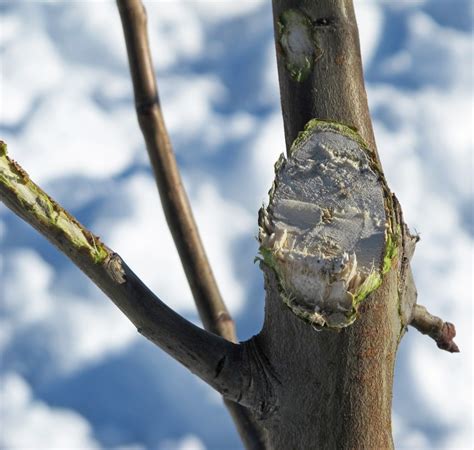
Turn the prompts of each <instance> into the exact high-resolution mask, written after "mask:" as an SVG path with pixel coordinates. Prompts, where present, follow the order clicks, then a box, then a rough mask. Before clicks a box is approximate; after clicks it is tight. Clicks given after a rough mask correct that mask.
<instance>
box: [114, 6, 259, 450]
mask: <svg viewBox="0 0 474 450" xmlns="http://www.w3.org/2000/svg"><path fill="white" fill-rule="evenodd" d="M117 6H118V9H119V12H120V18H121V21H122V27H123V32H124V35H125V43H126V46H127V54H128V60H129V66H130V73H131V76H132V83H133V90H134V94H135V108H136V112H137V118H138V122H139V124H140V128H141V130H142V133H143V137H144V138H145V142H146V147H147V150H148V155H149V157H150V162H151V165H152V168H153V171H154V174H155V180H156V183H157V186H158V191H159V194H160V198H161V203H162V206H163V211H164V213H165V217H166V220H167V222H168V226H169V229H170V231H171V234H172V236H173V239H174V243H175V245H176V248H177V250H178V254H179V257H180V260H181V263H182V265H183V268H184V271H185V273H186V277H187V279H188V283H189V286H190V288H191V292H192V293H193V297H194V301H195V303H196V306H197V309H198V312H199V316H200V317H201V320H202V323H203V325H204V328H205V329H206V330H208V331H211V332H212V333H215V334H217V335H219V336H222V337H224V338H225V339H227V340H229V341H231V342H237V335H236V332H235V325H234V321H233V320H232V318H231V316H230V313H229V311H228V310H227V308H226V306H225V304H224V301H223V300H222V297H221V295H220V293H219V289H218V287H217V284H216V281H215V279H214V276H213V274H212V270H211V267H210V265H209V261H208V259H207V257H206V253H205V251H204V247H203V245H202V242H201V238H200V236H199V232H198V229H197V226H196V223H195V221H194V218H193V214H192V211H191V208H190V206H189V201H188V198H187V196H186V192H185V190H184V188H183V185H182V181H181V176H180V173H179V169H178V167H177V164H176V159H175V157H174V153H173V148H172V145H171V142H170V138H169V136H168V132H167V130H166V126H165V122H164V119H163V115H162V112H161V105H160V100H159V97H158V89H157V86H156V81H155V75H154V72H153V63H152V60H151V55H150V45H149V42H148V36H147V16H146V11H145V8H144V6H143V4H142V2H141V0H117ZM225 403H226V406H227V408H228V409H229V412H230V413H231V415H232V418H233V419H234V422H235V424H236V426H237V430H238V432H239V434H240V436H241V438H242V441H243V443H244V445H245V447H246V448H247V449H255V450H257V449H261V448H263V446H264V443H263V442H264V437H263V431H262V430H261V427H260V426H259V425H258V424H257V423H256V421H255V420H254V418H253V417H252V415H251V414H250V412H249V411H247V410H246V409H245V408H243V407H242V406H240V405H238V404H236V403H231V402H228V401H225Z"/></svg>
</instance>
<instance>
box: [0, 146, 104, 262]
mask: <svg viewBox="0 0 474 450" xmlns="http://www.w3.org/2000/svg"><path fill="white" fill-rule="evenodd" d="M0 185H2V187H3V188H4V190H5V191H7V192H8V195H9V196H11V197H14V198H15V200H16V202H17V203H19V204H20V205H21V209H22V210H23V211H24V212H25V215H28V216H30V217H31V219H32V220H31V222H34V223H37V224H38V225H41V226H42V227H45V228H47V229H48V230H49V231H50V232H51V234H52V235H54V236H60V237H61V238H60V239H59V240H60V241H61V242H64V241H66V242H67V243H68V244H69V245H70V246H71V247H73V248H75V249H77V250H81V251H86V252H87V253H88V254H89V255H90V257H91V258H92V260H93V261H94V263H97V264H98V263H102V262H104V261H105V259H106V258H107V257H108V256H109V252H108V251H107V249H106V247H105V246H104V245H103V244H102V243H101V242H100V240H99V238H98V237H96V236H94V235H93V234H92V233H91V232H90V231H88V230H86V229H85V228H84V227H83V226H82V225H81V224H80V223H79V222H78V221H77V220H76V219H75V218H74V217H72V216H71V215H70V214H69V213H68V212H67V211H65V210H64V209H63V208H61V206H59V205H58V204H57V203H56V202H55V201H54V200H53V199H52V198H51V197H49V196H48V194H46V193H45V192H44V191H43V190H42V189H41V188H40V187H39V186H37V185H36V184H35V183H33V181H31V179H30V178H29V176H28V174H27V173H26V172H25V171H24V170H23V169H22V168H21V167H20V166H19V165H18V164H17V163H16V162H15V161H13V160H11V159H10V158H9V157H8V156H7V146H6V144H5V143H4V142H1V141H0Z"/></svg>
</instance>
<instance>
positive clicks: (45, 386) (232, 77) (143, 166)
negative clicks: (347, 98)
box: [0, 0, 474, 450]
mask: <svg viewBox="0 0 474 450" xmlns="http://www.w3.org/2000/svg"><path fill="white" fill-rule="evenodd" d="M145 4H146V6H147V9H148V13H149V33H150V39H151V46H152V52H153V59H154V64H155V69H156V73H157V77H158V82H159V89H160V95H161V99H162V104H163V109H164V114H165V119H166V122H167V125H168V127H169V131H170V133H171V137H172V140H173V143H174V146H175V151H176V155H177V159H178V162H179V165H180V167H181V168H182V174H183V177H184V181H185V185H186V188H187V191H188V194H189V197H190V199H191V203H192V206H193V208H194V213H195V216H196V219H197V222H198V225H199V228H200V231H201V234H202V238H203V240H204V243H205V247H206V249H207V252H208V255H209V258H210V261H211V263H212V267H213V269H214V272H215V275H216V277H217V280H218V282H219V286H220V288H221V290H222V292H223V296H224V298H225V300H226V302H227V304H228V306H229V307H230V309H231V312H232V314H233V316H234V318H235V319H236V322H237V326H238V332H239V337H240V339H241V340H244V339H248V338H249V337H251V336H252V335H253V334H256V333H258V331H259V330H260V327H261V324H262V319H263V306H264V302H263V298H264V293H263V282H262V275H261V273H260V271H259V269H258V267H257V266H256V265H254V264H253V258H254V256H255V255H256V253H257V242H256V240H255V235H256V234H257V225H256V223H257V222H256V219H257V210H258V208H259V207H260V205H261V204H262V202H264V201H266V199H267V191H268V189H269V187H270V185H271V182H272V178H273V163H274V162H275V161H276V159H277V157H278V155H279V154H280V153H282V152H283V151H284V138H283V124H282V119H281V113H280V103H279V93H278V82H277V72H276V62H275V52H274V43H273V30H272V14H271V2H270V1H269V0H265V1H263V0H254V1H242V0H241V1H233V0H229V1H224V0H222V1H197V2H190V1H178V0H176V1H154V2H150V1H149V2H145ZM355 7H356V13H357V17H358V23H359V30H360V36H361V46H362V54H363V60H364V68H365V76H366V80H367V90H368V96H369V103H370V108H371V112H372V116H373V121H374V127H375V134H376V138H377V142H378V147H379V152H380V156H381V159H382V162H383V164H384V168H385V171H386V175H387V178H388V180H389V184H390V186H391V188H392V190H393V191H394V192H395V193H396V194H397V196H398V198H399V199H400V201H401V204H402V206H403V209H404V213H405V220H406V221H407V223H408V224H409V225H410V227H411V229H412V230H413V231H416V232H418V233H420V235H421V242H420V243H419V244H418V247H417V251H416V254H415V257H414V261H413V263H414V272H415V279H416V282H417V287H418V292H419V297H418V298H419V302H420V303H421V304H423V305H425V306H427V307H428V309H429V310H430V311H431V312H432V313H433V314H436V315H439V316H441V317H443V318H444V319H445V320H449V321H452V322H454V323H455V324H456V327H457V330H458V337H457V342H458V344H459V346H460V348H461V351H462V353H460V354H455V355H451V354H448V353H446V352H442V351H440V350H438V349H437V348H436V345H435V344H434V343H433V341H431V340H430V339H428V338H426V337H423V336H422V335H420V334H419V333H417V332H416V331H414V330H410V331H409V332H408V334H407V335H406V336H405V338H404V339H403V341H402V343H401V346H400V351H399V355H398V361H397V367H396V373H395V389H394V403H393V423H394V436H395V443H396V447H397V448H398V449H434V448H436V449H438V448H440V449H467V448H472V447H473V441H472V326H473V320H472V319H473V315H472V292H473V291H472V268H473V267H472V257H473V238H474V218H473V210H472V205H473V185H472V169H473V165H472V162H473V161H472V150H473V148H472V144H473V142H472V131H471V127H472V118H473V117H472V100H473V95H472V94H473V84H472V83H473V45H472V34H471V33H472V18H473V3H472V1H470V0H466V1H464V0H426V1H423V0H420V1H418V0H411V1H400V0H396V1H395V0H393V1H387V2H382V1H364V0H356V1H355ZM0 55H1V56H0V65H1V66H0V75H1V83H0V113H1V118H0V137H1V139H3V140H4V141H6V142H7V143H8V146H9V152H10V155H11V156H12V157H13V158H14V159H16V160H18V161H20V162H21V164H22V165H23V167H24V168H25V169H26V170H27V171H28V172H29V173H30V175H31V177H32V178H33V179H34V180H35V181H36V182H37V183H38V184H40V185H41V186H42V187H43V188H44V189H45V190H46V191H47V192H48V193H50V194H51V195H52V196H53V197H54V198H55V199H57V200H58V201H59V202H60V203H61V204H63V205H64V206H65V207H66V208H67V209H69V211H71V212H72V213H73V214H74V215H75V216H76V217H77V218H78V219H79V220H80V221H81V222H82V223H84V224H85V225H86V226H87V227H89V228H91V229H92V230H93V231H94V232H95V233H96V234H98V235H100V236H101V237H102V239H103V240H104V242H106V243H107V244H108V245H109V246H110V247H111V248H113V249H114V250H115V251H117V252H118V253H120V254H121V256H122V257H123V258H124V259H125V260H126V261H127V263H128V264H129V265H130V266H131V267H132V268H133V270H134V271H135V272H137V274H138V275H139V276H140V277H142V279H143V280H144V281H145V282H146V283H147V284H148V286H150V288H152V290H154V292H156V293H157V294H158V295H159V296H160V297H161V298H162V299H163V300H164V301H165V302H166V303H167V304H168V305H170V306H171V307H173V308H175V309H176V310H177V311H179V312H180V313H181V314H183V315H185V316H186V317H187V318H189V319H190V320H193V321H195V322H196V323H198V318H197V315H196V312H195V309H194V304H193V301H192V298H191V294H190V291H189V289H188V286H187V284H186V279H185V277H184V274H183V271H182V268H181V265H180V262H179V259H178V257H177V254H176V251H175V249H174V245H173V243H172V240H171V237H170V234H169V232H168V229H167V226H166V223H165V220H164V217H163V214H162V212H161V207H160V203H159V199H158V195H157V192H156V188H155V184H154V181H153V178H152V175H151V171H150V167H149V165H148V160H147V155H146V151H145V149H144V145H143V141H142V137H141V134H140V132H139V128H138V125H137V122H136V117H135V112H134V109H133V99H132V90H131V83H130V78H129V73H128V66H127V60H126V53H125V45H124V42H123V37H122V31H121V25H120V21H119V16H118V13H117V11H116V7H115V3H114V2H111V1H85V0H84V1H77V2H75V1H48V2H46V1H14V0H1V1H0ZM0 239H1V258H2V259H1V263H0V264H1V266H0V289H1V292H0V294H1V303H0V308H1V315H0V355H1V361H0V363H1V364H0V375H1V382H0V427H1V428H0V448H2V449H13V448H15V449H38V450H39V449H67V448H76V449H84V450H92V449H128V450H132V449H133V450H135V449H136V450H138V449H154V450H155V449H156V450H178V449H179V450H184V449H186V450H191V449H192V450H202V449H209V450H226V449H229V450H234V449H239V448H241V446H240V444H239V440H238V437H237V435H236V432H235V431H234V428H233V425H232V423H231V421H230V419H229V417H228V414H227V412H226V411H225V409H224V407H223V405H222V402H221V400H220V398H219V396H218V395H217V394H216V393H214V392H213V391H211V389H210V388H208V387H207V386H206V385H204V383H202V382H201V381H200V380H198V379H197V378H195V377H194V376H192V375H191V374H190V373H188V371H187V370H186V369H184V368H182V367H180V366H179V365H178V364H177V363H176V362H174V361H173V360H172V359H171V358H169V357H168V356H167V355H165V354H164V353H163V352H161V351H160V350H158V349H157V348H156V347H154V346H153V345H152V344H150V343H149V342H148V341H146V340H145V339H144V338H142V337H141V336H139V335H138V333H137V332H136V330H135V329H134V327H133V326H132V325H131V324H130V323H129V322H128V321H127V319H126V318H125V317H124V316H123V315H122V314H121V313H120V312H119V311H118V310H117V309H116V308H115V306H113V305H112V303H111V302H109V301H108V300H107V299H106V298H105V296H104V295H103V294H102V293H101V292H100V291H99V290H98V289H97V288H96V287H95V286H94V285H92V284H91V283H90V282H89V281H88V279H86V277H85V276H84V275H83V274H82V273H80V272H79V271H78V270H77V269H76V268H75V267H73V266H72V264H71V263H69V261H68V260H67V259H66V258H65V257H64V256H63V255H61V254H59V253H58V252H57V251H56V250H55V249H54V248H53V247H52V246H51V245H49V243H47V242H46V240H45V239H43V238H42V237H40V236H39V235H38V234H37V233H36V232H34V231H33V230H32V229H31V228H30V227H29V226H27V225H25V224H24V223H23V222H22V221H20V220H19V219H18V218H17V217H16V216H14V215H13V214H12V213H11V212H10V211H8V210H7V209H6V208H5V207H4V206H3V205H0Z"/></svg>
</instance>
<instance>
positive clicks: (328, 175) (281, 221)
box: [259, 121, 392, 328]
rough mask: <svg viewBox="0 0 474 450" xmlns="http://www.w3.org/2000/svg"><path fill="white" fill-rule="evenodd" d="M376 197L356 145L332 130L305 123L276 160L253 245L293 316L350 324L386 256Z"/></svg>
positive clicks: (376, 182)
mask: <svg viewBox="0 0 474 450" xmlns="http://www.w3.org/2000/svg"><path fill="white" fill-rule="evenodd" d="M384 192H385V191H384V184H383V182H382V181H381V177H380V176H379V174H378V172H377V170H376V169H375V168H374V167H373V165H372V164H371V160H370V155H369V152H368V150H367V149H366V147H365V145H364V144H363V141H362V139H361V138H360V137H359V136H358V135H357V134H356V133H355V132H354V131H353V130H352V129H349V128H348V127H344V126H343V125H340V124H332V123H331V122H320V121H316V122H312V123H311V124H310V126H308V127H307V129H306V130H305V132H304V133H302V134H301V135H300V136H299V137H298V138H297V139H296V140H295V143H294V144H293V146H292V149H291V151H290V156H289V157H288V159H287V160H282V159H280V160H279V164H278V167H277V171H276V177H275V182H274V187H273V188H272V190H271V192H270V203H269V205H268V207H267V208H263V209H262V210H261V212H260V215H259V224H260V229H259V240H260V244H261V249H265V255H264V262H266V263H267V264H268V262H269V260H271V264H270V265H271V267H272V268H273V269H274V270H275V272H276V273H277V276H278V279H279V282H280V284H281V287H282V289H283V290H284V291H285V297H284V298H285V303H287V305H288V306H289V307H290V308H291V309H292V310H293V312H295V314H297V315H298V316H300V317H302V318H304V319H305V320H308V321H310V322H312V323H314V324H316V325H319V326H325V325H326V326H330V327H333V328H341V327H344V326H347V325H349V324H350V323H352V322H353V320H355V317H356V314H355V313H356V310H357V306H358V304H359V303H360V302H361V301H362V300H363V299H364V298H365V297H367V295H368V294H370V292H372V291H373V290H375V289H376V288H377V287H378V286H379V285H380V283H381V279H382V275H383V273H382V268H384V267H385V266H386V264H387V262H386V261H385V260H384V257H385V259H386V258H387V257H388V258H390V257H391V256H392V255H391V254H390V255H389V256H387V254H388V253H387V252H385V249H386V241H387V235H388V232H387V226H388V225H387V219H386V212H385V199H384Z"/></svg>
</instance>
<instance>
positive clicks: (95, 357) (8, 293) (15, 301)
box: [0, 249, 138, 373]
mask: <svg viewBox="0 0 474 450" xmlns="http://www.w3.org/2000/svg"><path fill="white" fill-rule="evenodd" d="M3 275H4V277H5V279H8V281H9V282H8V283H7V284H6V285H5V288H4V290H3V294H4V298H3V302H2V304H3V312H2V325H4V330H3V335H2V336H1V339H0V343H1V344H2V351H6V349H7V348H8V346H11V345H14V343H15V338H16V336H19V335H20V334H22V333H26V334H31V335H33V336H36V343H37V344H39V343H40V342H41V347H42V352H43V358H42V364H44V365H45V367H46V366H48V368H49V370H51V369H52V370H53V371H57V372H59V373H70V372H71V371H74V370H76V369H78V368H79V367H84V366H85V365H86V364H90V363H92V362H98V361H100V360H101V359H103V358H105V357H106V356H107V355H109V354H110V353H115V352H117V351H119V350H122V349H123V348H125V347H127V346H128V345H129V344H130V343H131V342H132V341H133V340H134V339H135V337H136V336H138V334H137V332H136V330H135V328H134V326H133V325H132V324H130V323H129V322H128V321H127V320H126V319H125V317H124V316H123V315H122V313H120V312H119V311H118V310H117V309H116V308H115V306H114V305H112V304H111V302H110V301H109V300H108V299H106V298H105V296H104V295H103V294H102V293H101V292H100V291H98V290H96V294H97V297H96V298H95V299H94V298H77V297H75V296H73V295H71V294H70V293H69V292H62V289H61V288H59V287H58V286H56V285H55V283H54V277H55V272H54V270H53V268H52V267H51V266H50V265H48V264H47V263H46V262H45V261H44V260H42V259H41V258H40V257H39V256H38V254H37V253H36V252H34V251H33V250H26V249H17V250H15V251H12V252H9V253H8V255H7V258H6V262H5V271H4V273H3ZM84 281H85V280H84V279H83V278H82V276H81V275H80V276H79V279H77V281H76V282H78V283H79V284H80V283H84ZM71 287H72V286H71ZM111 330H113V333H111ZM34 344H35V341H32V342H31V346H32V347H33V346H34ZM13 353H14V352H13ZM17 357H20V358H21V355H17Z"/></svg>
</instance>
